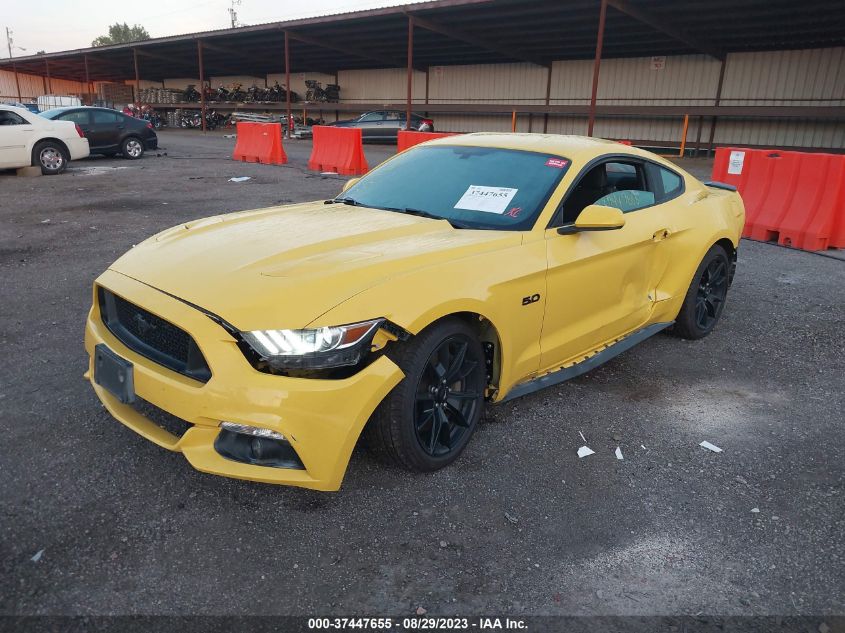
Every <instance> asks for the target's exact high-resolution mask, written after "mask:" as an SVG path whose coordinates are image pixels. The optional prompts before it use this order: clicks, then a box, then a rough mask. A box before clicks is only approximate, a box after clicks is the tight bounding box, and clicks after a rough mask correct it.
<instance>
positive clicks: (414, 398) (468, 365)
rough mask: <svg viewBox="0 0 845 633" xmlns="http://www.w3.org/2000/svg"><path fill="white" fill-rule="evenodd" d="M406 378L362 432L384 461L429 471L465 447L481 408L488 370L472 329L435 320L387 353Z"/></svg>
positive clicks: (454, 321) (458, 322) (448, 461)
mask: <svg viewBox="0 0 845 633" xmlns="http://www.w3.org/2000/svg"><path fill="white" fill-rule="evenodd" d="M388 357H389V358H390V359H391V360H393V361H394V362H395V363H396V364H397V365H399V367H400V368H401V369H402V371H403V372H404V373H405V377H404V378H403V379H402V382H400V383H399V384H398V385H396V387H394V388H393V391H391V392H390V394H388V396H387V397H386V398H385V399H384V400H383V401H382V403H381V404H380V405H379V406H378V408H377V409H376V411H375V412H374V413H373V416H372V418H371V419H370V421H369V423H368V424H367V428H366V429H365V431H364V434H365V439H366V441H367V444H368V446H369V448H370V449H371V450H372V452H374V453H375V454H376V456H377V457H379V458H381V459H382V460H383V461H387V462H389V463H392V464H395V465H398V466H401V467H403V468H405V469H407V470H411V471H417V472H430V471H433V470H438V469H440V468H443V467H444V466H448V465H449V464H451V463H452V462H453V461H455V460H456V459H457V458H458V456H459V455H460V454H461V452H462V451H463V450H464V448H466V445H467V444H468V443H469V440H470V438H471V437H472V434H473V433H474V432H475V428H476V426H477V425H478V421H479V419H480V418H481V414H482V411H483V409H484V388H485V386H486V382H487V378H486V368H485V363H484V350H483V348H482V346H481V342H480V341H479V340H478V337H477V336H476V333H475V332H474V331H473V329H472V328H471V327H470V326H469V325H467V324H466V323H465V322H464V321H462V320H460V319H457V318H450V319H445V320H443V321H439V322H437V323H435V324H433V325H432V326H430V327H428V328H427V329H425V330H423V331H422V332H420V333H419V334H418V335H417V336H415V337H414V338H413V339H411V340H410V341H408V342H406V343H400V344H398V345H397V346H396V348H395V350H394V351H393V352H389V353H388Z"/></svg>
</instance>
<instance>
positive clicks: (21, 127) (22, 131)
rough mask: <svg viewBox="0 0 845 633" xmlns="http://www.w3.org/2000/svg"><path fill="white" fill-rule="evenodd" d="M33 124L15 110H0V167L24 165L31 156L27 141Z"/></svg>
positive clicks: (31, 132) (33, 131)
mask: <svg viewBox="0 0 845 633" xmlns="http://www.w3.org/2000/svg"><path fill="white" fill-rule="evenodd" d="M34 133H35V126H34V125H33V124H32V123H30V122H29V121H27V120H26V119H24V118H23V117H22V116H21V115H20V114H18V113H17V112H13V111H11V110H0V168H6V169H8V168H13V167H25V166H26V165H29V164H30V162H31V160H32V157H31V156H29V155H28V148H27V143H28V142H29V140H30V138H31V137H32V135H33V134H34Z"/></svg>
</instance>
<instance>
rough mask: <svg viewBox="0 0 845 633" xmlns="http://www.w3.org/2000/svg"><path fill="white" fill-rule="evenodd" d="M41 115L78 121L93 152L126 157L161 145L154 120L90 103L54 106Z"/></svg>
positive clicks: (132, 156)
mask: <svg viewBox="0 0 845 633" xmlns="http://www.w3.org/2000/svg"><path fill="white" fill-rule="evenodd" d="M41 116H43V117H45V118H47V119H52V120H54V121H72V122H73V123H76V124H77V125H79V127H81V128H82V132H83V133H84V134H85V138H87V139H88V143H89V144H90V146H91V153H92V154H103V155H104V156H114V155H115V154H117V153H118V152H119V153H120V154H122V155H123V157H124V158H128V159H131V160H136V159H138V158H141V157H142V156H143V155H144V151H145V150H155V149H156V148H158V136H157V135H156V132H155V129H154V128H153V124H152V123H150V122H149V121H146V120H144V119H136V118H135V117H131V116H127V115H125V114H123V113H122V112H118V111H117V110H111V109H109V108H94V107H89V106H79V107H71V108H53V109H52V110H46V111H45V112H42V113H41Z"/></svg>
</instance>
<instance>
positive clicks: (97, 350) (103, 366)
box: [94, 343, 135, 404]
mask: <svg viewBox="0 0 845 633" xmlns="http://www.w3.org/2000/svg"><path fill="white" fill-rule="evenodd" d="M133 376H134V374H133V371H132V363H130V362H129V361H128V360H124V359H123V358H121V357H120V356H118V355H117V354H115V353H114V352H113V351H111V350H110V349H109V348H108V347H106V346H105V345H103V344H102V343H100V344H99V345H97V346H95V347H94V382H96V383H97V384H98V385H100V386H101V387H103V388H104V389H105V390H106V391H108V392H109V393H110V394H111V395H113V396H114V397H115V398H117V399H118V400H120V402H122V403H123V404H132V403H134V402H135V381H134V378H133Z"/></svg>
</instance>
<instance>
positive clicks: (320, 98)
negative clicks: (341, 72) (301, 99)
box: [305, 79, 340, 103]
mask: <svg viewBox="0 0 845 633" xmlns="http://www.w3.org/2000/svg"><path fill="white" fill-rule="evenodd" d="M305 86H306V87H307V91H306V92H305V100H306V101H309V102H330V103H335V102H337V101H339V100H340V86H338V85H337V84H327V85H326V87H325V88H323V84H321V83H320V82H319V81H315V80H313V79H306V80H305Z"/></svg>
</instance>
